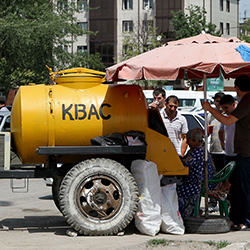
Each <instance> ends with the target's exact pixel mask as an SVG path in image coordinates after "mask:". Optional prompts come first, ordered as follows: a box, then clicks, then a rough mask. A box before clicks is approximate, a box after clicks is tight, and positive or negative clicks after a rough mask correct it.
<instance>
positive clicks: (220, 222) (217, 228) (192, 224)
mask: <svg viewBox="0 0 250 250" xmlns="http://www.w3.org/2000/svg"><path fill="white" fill-rule="evenodd" d="M184 225H185V233H195V234H215V233H227V232H229V231H230V219H229V218H228V217H223V216H219V215H212V216H208V218H207V219H205V217H204V216H201V217H195V216H193V217H187V218H185V219H184Z"/></svg>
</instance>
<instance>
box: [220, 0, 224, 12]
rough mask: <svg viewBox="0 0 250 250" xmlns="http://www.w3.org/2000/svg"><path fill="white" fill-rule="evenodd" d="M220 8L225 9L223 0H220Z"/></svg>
mask: <svg viewBox="0 0 250 250" xmlns="http://www.w3.org/2000/svg"><path fill="white" fill-rule="evenodd" d="M220 10H221V11H223V0H220Z"/></svg>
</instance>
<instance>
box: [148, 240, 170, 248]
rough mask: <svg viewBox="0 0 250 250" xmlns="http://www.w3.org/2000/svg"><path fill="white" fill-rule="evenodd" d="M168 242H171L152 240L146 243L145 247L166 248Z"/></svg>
mask: <svg viewBox="0 0 250 250" xmlns="http://www.w3.org/2000/svg"><path fill="white" fill-rule="evenodd" d="M170 242H173V241H172V240H165V239H152V240H148V241H147V247H149V246H151V247H155V246H159V245H162V246H168V245H169V243H170Z"/></svg>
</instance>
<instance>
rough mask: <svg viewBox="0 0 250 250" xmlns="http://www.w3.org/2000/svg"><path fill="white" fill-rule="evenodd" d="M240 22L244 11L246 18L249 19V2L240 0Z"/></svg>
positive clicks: (248, 0)
mask: <svg viewBox="0 0 250 250" xmlns="http://www.w3.org/2000/svg"><path fill="white" fill-rule="evenodd" d="M239 2H240V21H242V18H243V17H244V16H245V14H244V12H245V11H246V17H247V18H250V0H240V1H239Z"/></svg>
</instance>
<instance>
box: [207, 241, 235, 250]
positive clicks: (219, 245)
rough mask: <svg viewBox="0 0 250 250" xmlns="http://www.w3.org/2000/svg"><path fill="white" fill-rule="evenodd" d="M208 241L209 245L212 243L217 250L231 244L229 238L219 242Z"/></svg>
mask: <svg viewBox="0 0 250 250" xmlns="http://www.w3.org/2000/svg"><path fill="white" fill-rule="evenodd" d="M206 243H207V244H209V245H212V246H216V248H217V250H219V249H221V248H224V247H226V246H228V245H230V244H231V243H230V242H228V241H227V240H223V241H219V242H215V241H212V240H210V241H207V242H206Z"/></svg>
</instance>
